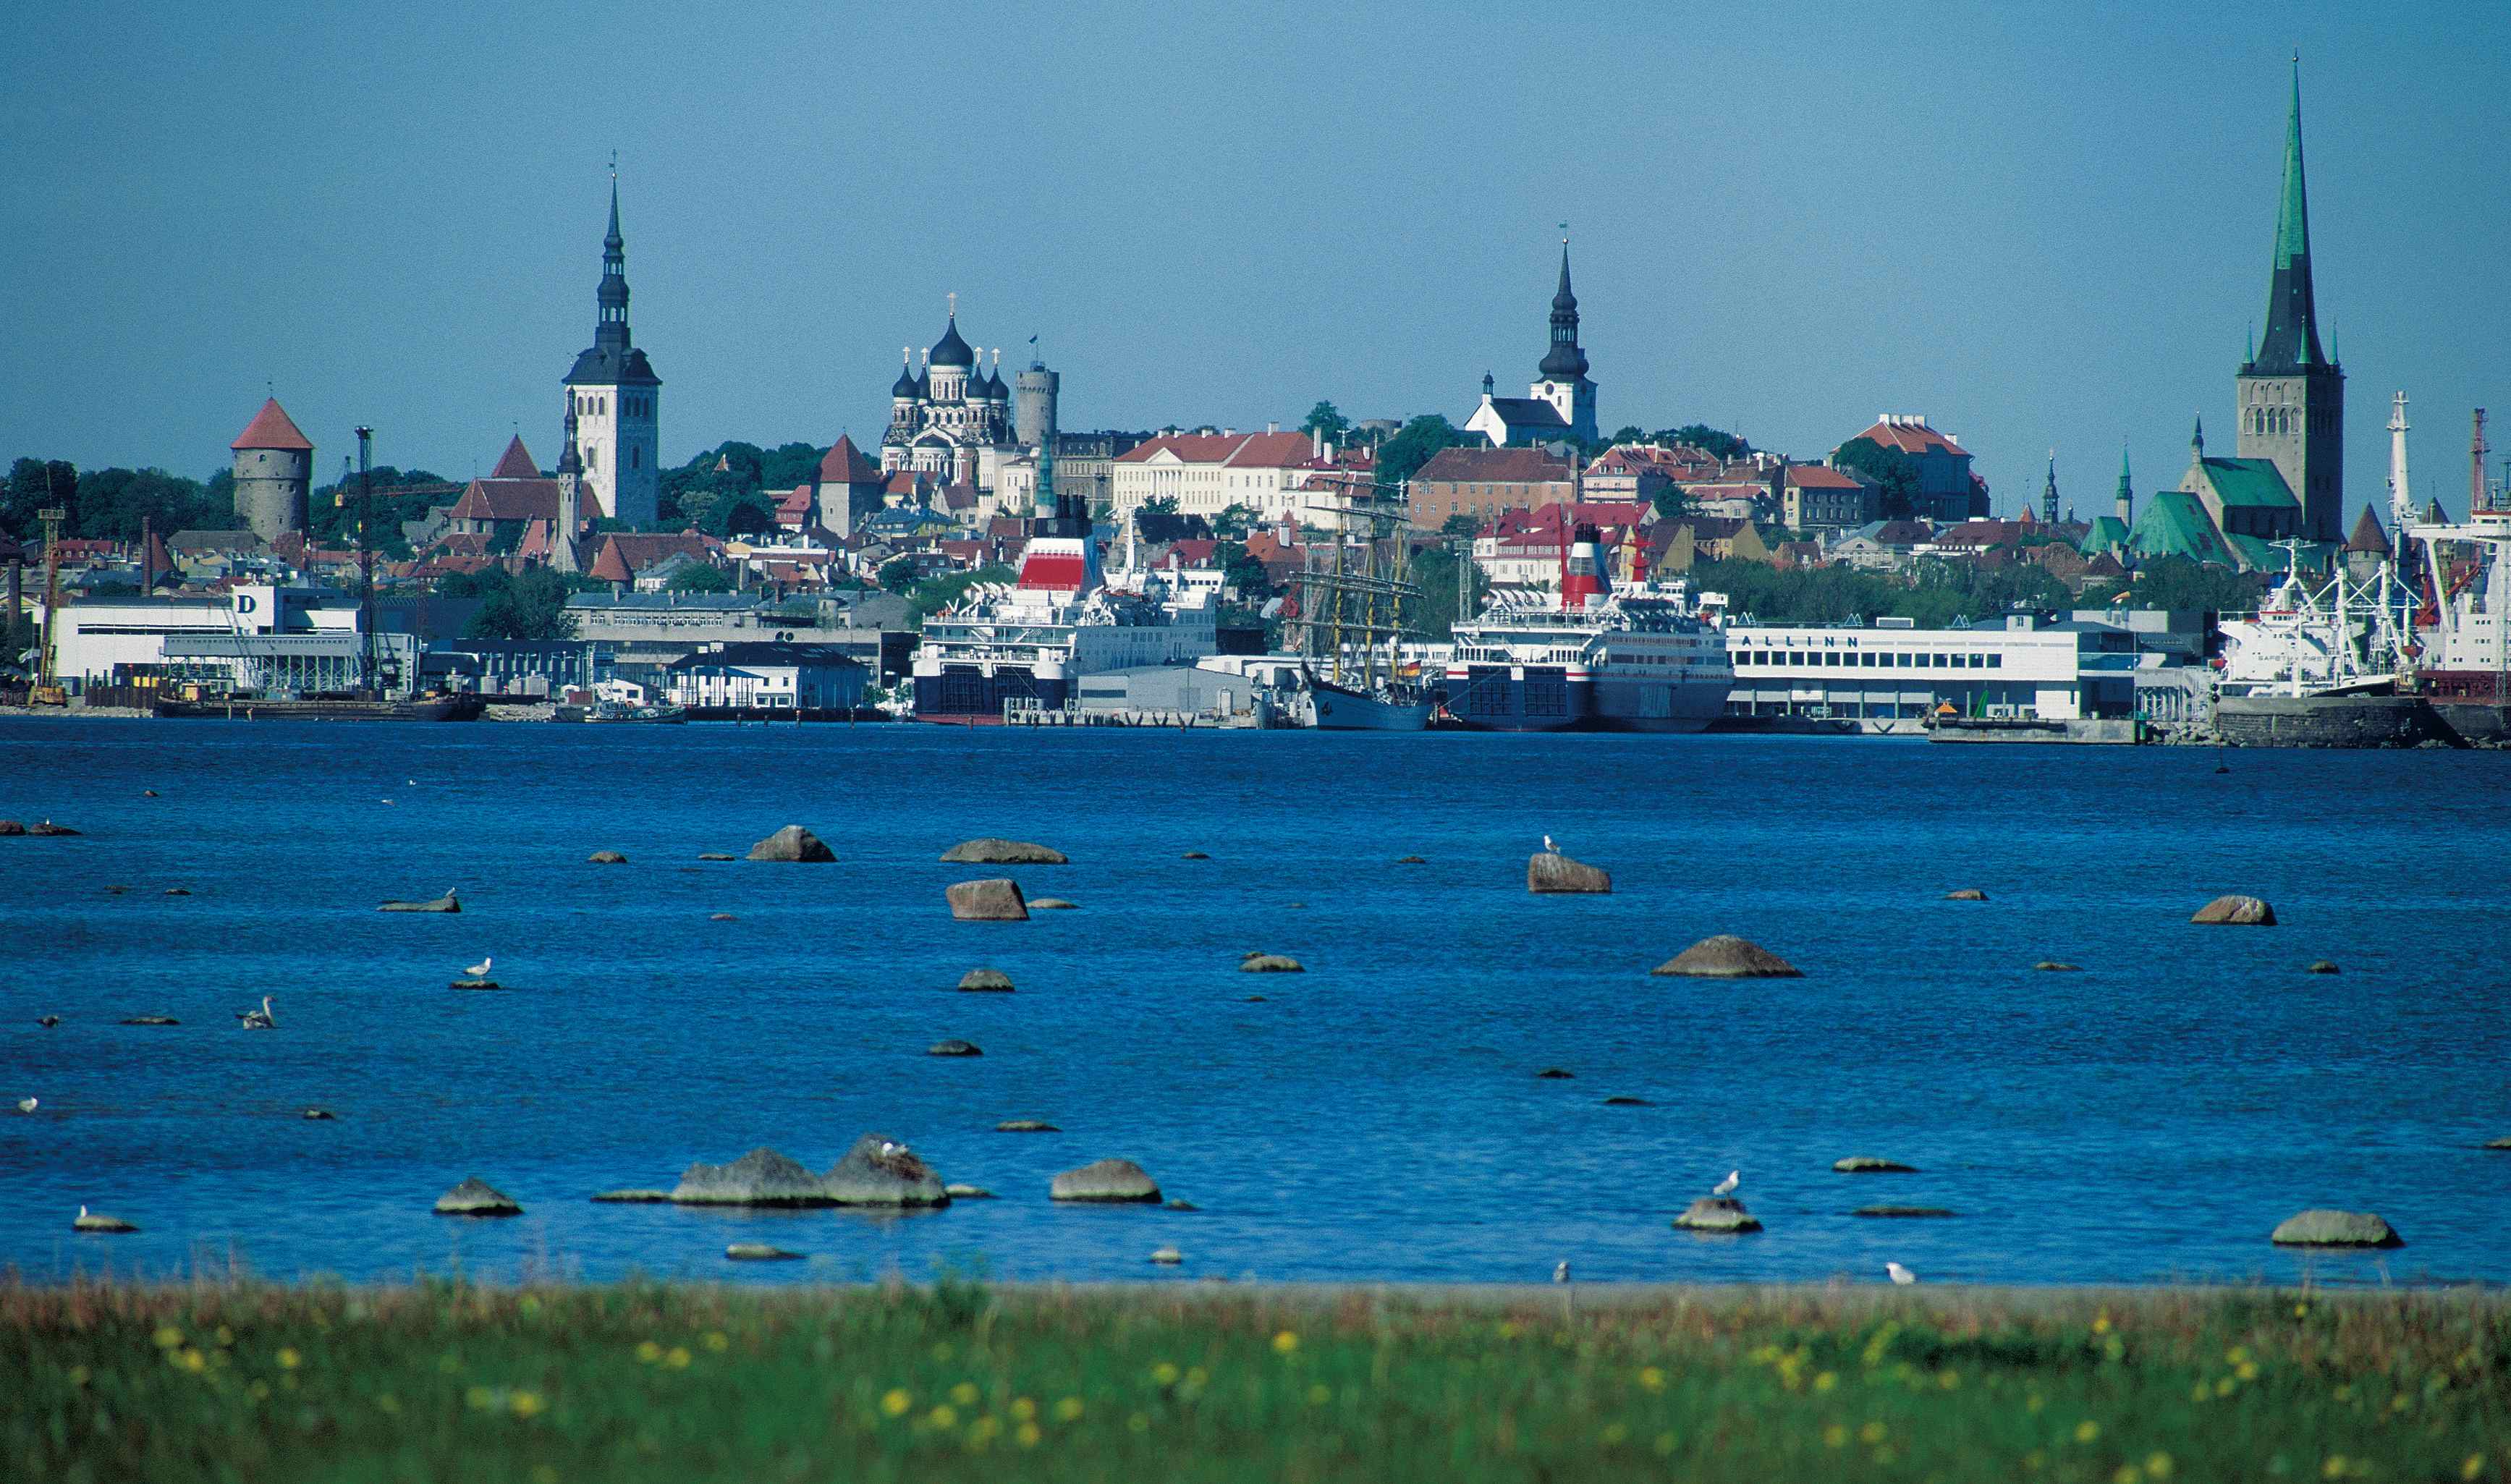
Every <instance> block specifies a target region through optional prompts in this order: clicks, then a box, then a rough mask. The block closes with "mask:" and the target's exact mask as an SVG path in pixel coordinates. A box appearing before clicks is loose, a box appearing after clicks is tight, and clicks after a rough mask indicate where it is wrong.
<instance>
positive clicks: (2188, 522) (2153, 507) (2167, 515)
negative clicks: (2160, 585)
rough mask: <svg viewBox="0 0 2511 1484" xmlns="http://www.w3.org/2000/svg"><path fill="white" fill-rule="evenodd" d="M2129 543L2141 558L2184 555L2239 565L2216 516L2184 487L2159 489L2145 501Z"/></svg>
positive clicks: (2217, 564)
mask: <svg viewBox="0 0 2511 1484" xmlns="http://www.w3.org/2000/svg"><path fill="white" fill-rule="evenodd" d="M2128 546H2129V548H2130V549H2131V550H2132V551H2134V552H2136V554H2137V556H2138V557H2139V558H2140V559H2144V560H2150V559H2152V558H2154V557H2157V556H2185V557H2187V558H2188V559H2189V560H2190V561H2194V562H2201V563H2202V562H2212V563H2214V564H2215V565H2216V566H2219V567H2231V566H2237V565H2239V559H2238V558H2237V557H2235V556H2233V554H2232V551H2231V548H2229V547H2227V546H2225V545H2224V544H2223V536H2222V533H2221V532H2220V531H2218V530H2216V529H2215V521H2214V518H2213V517H2212V516H2210V515H2208V514H2206V507H2205V505H2204V504H2202V503H2201V502H2200V501H2199V500H2198V498H2197V497H2196V496H2195V495H2192V494H2189V493H2188V492H2187V491H2185V490H2179V489H2166V490H2159V491H2156V492H2155V493H2154V494H2153V495H2152V496H2151V497H2149V498H2148V499H2146V501H2145V502H2144V514H2141V515H2139V516H2137V517H2136V530H2135V531H2134V532H2133V533H2132V534H2131V535H2130V536H2129V538H2128Z"/></svg>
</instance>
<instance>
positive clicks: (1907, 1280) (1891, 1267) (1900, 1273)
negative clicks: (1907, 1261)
mask: <svg viewBox="0 0 2511 1484" xmlns="http://www.w3.org/2000/svg"><path fill="white" fill-rule="evenodd" d="M1883 1271H1884V1272H1885V1273H1887V1274H1889V1275H1891V1277H1892V1281H1893V1282H1895V1283H1898V1284H1900V1285H1901V1286H1902V1287H1904V1288H1906V1287H1908V1286H1909V1285H1911V1284H1912V1283H1914V1282H1916V1281H1917V1280H1918V1275H1916V1274H1914V1273H1912V1272H1911V1271H1910V1270H1909V1269H1907V1268H1904V1267H1902V1266H1901V1265H1900V1264H1899V1263H1885V1264H1884V1265H1883Z"/></svg>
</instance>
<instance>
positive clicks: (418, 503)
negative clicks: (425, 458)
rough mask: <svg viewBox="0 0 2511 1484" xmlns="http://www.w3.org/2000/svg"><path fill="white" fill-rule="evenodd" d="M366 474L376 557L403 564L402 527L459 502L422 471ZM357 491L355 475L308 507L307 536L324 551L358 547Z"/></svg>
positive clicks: (319, 493) (386, 468)
mask: <svg viewBox="0 0 2511 1484" xmlns="http://www.w3.org/2000/svg"><path fill="white" fill-rule="evenodd" d="M370 473H371V474H372V475H373V477H374V496H373V511H374V515H373V520H374V543H375V552H376V553H377V554H378V555H381V556H384V557H387V558H390V559H392V560H396V561H399V560H404V559H406V558H407V557H408V556H409V555H410V550H409V541H408V539H407V538H406V537H405V536H403V535H402V530H401V528H402V522H404V521H406V520H424V519H426V518H427V509H428V507H429V506H431V505H450V504H452V503H453V501H454V500H455V499H456V498H457V497H456V496H455V495H453V494H452V493H451V492H450V491H449V490H448V489H446V488H445V485H446V484H447V483H448V481H447V480H445V479H444V477H443V476H440V475H435V474H431V473H429V472H428V471H427V470H424V469H395V468H394V467H392V466H391V465H389V464H385V465H381V466H379V467H377V468H375V469H374V470H372V471H370ZM230 485H232V481H230ZM429 486H434V487H432V488H431V487H429ZM358 491H359V484H358V476H356V475H355V474H351V475H350V476H348V477H347V478H345V479H343V480H341V481H340V482H339V483H337V484H325V485H322V486H320V487H318V488H317V489H316V490H315V491H314V493H313V496H312V498H310V499H309V500H308V501H307V502H306V510H305V531H306V534H307V535H308V536H309V537H311V538H313V540H314V541H315V542H316V543H317V544H318V545H322V546H330V547H354V546H356V545H357V544H358ZM213 497H214V496H213ZM227 504H228V506H229V508H230V509H232V508H233V506H234V504H235V497H234V495H233V494H232V492H230V493H229V494H228V496H227Z"/></svg>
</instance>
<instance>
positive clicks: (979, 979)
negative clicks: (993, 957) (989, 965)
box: [959, 969, 1012, 995]
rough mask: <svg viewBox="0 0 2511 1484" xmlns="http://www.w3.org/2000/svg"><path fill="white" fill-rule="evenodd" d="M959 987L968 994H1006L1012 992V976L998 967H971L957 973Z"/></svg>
mask: <svg viewBox="0 0 2511 1484" xmlns="http://www.w3.org/2000/svg"><path fill="white" fill-rule="evenodd" d="M959 987H960V988H961V989H964V990H966V991H968V992H969V993H970V994H977V993H981V992H982V993H985V994H996V995H1007V994H1010V993H1011V992H1012V976H1011V975H1010V974H1007V973H1005V972H1003V971H1002V970H999V969H971V970H968V971H967V972H966V973H963V974H961V975H959Z"/></svg>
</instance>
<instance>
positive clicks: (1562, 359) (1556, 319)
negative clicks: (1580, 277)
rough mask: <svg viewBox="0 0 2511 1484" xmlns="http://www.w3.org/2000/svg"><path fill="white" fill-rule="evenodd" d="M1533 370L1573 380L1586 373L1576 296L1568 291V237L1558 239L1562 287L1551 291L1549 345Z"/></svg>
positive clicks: (1550, 377) (1548, 377) (1552, 377)
mask: <svg viewBox="0 0 2511 1484" xmlns="http://www.w3.org/2000/svg"><path fill="white" fill-rule="evenodd" d="M1535 370H1536V371H1537V372H1538V373H1539V374H1540V375H1541V376H1542V377H1543V378H1544V379H1545V380H1546V381H1576V380H1578V379H1579V378H1580V377H1583V376H1585V375H1586V374H1587V353H1586V352H1585V351H1582V350H1580V349H1579V348H1578V296H1577V295H1576V294H1574V293H1572V292H1570V291H1569V239H1568V238H1566V237H1564V238H1562V239H1561V286H1560V287H1559V288H1557V289H1555V290H1553V294H1552V347H1551V349H1549V350H1547V351H1545V352H1544V353H1543V363H1542V364H1541V365H1539V366H1537V367H1535Z"/></svg>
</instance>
